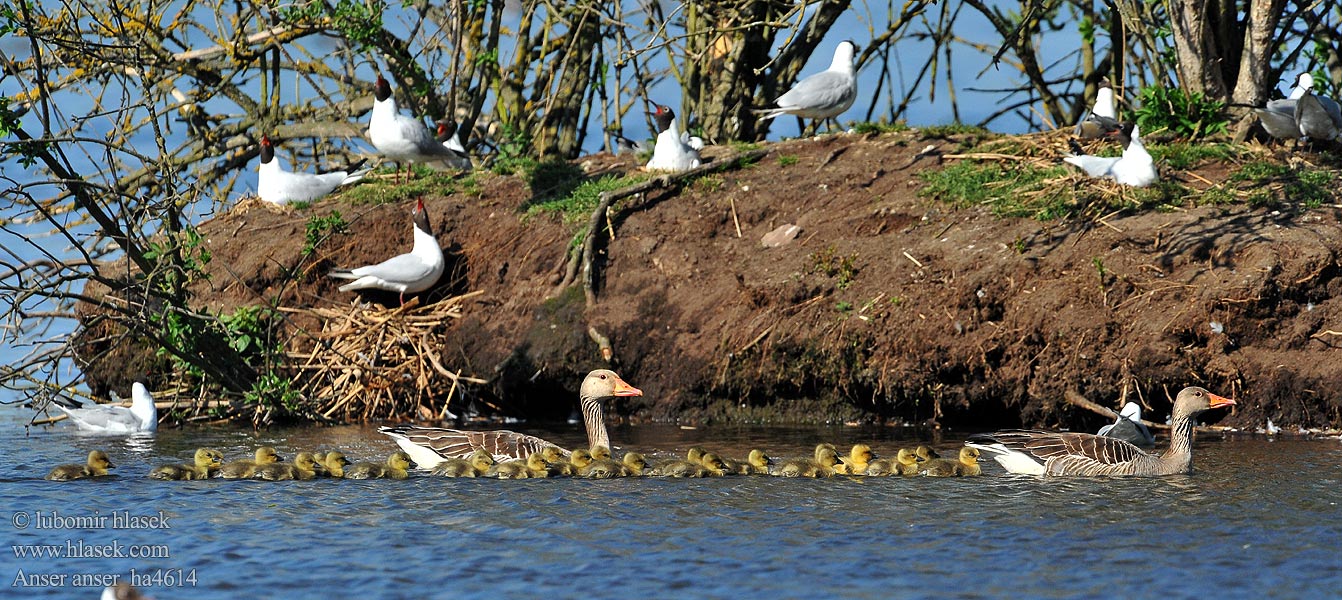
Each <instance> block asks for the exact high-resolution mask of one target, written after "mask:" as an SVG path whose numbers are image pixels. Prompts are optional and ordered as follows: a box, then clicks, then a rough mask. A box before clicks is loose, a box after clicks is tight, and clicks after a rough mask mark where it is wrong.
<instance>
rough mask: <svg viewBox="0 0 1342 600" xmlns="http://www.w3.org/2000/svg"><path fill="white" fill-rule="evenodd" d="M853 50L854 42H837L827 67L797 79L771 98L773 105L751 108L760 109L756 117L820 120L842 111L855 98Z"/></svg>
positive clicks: (762, 118)
mask: <svg viewBox="0 0 1342 600" xmlns="http://www.w3.org/2000/svg"><path fill="white" fill-rule="evenodd" d="M856 53H857V45H856V44H854V43H853V42H850V41H847V40H845V41H842V42H839V45H838V47H836V48H835V49H834V58H833V60H831V61H830V65H829V68H828V69H826V70H824V71H821V72H819V73H815V74H813V75H811V76H809V77H806V78H805V79H802V80H801V81H799V82H797V84H796V85H794V86H792V89H790V90H788V91H787V92H786V93H784V94H783V95H782V96H779V97H778V99H777V100H774V104H775V105H776V106H775V107H774V108H766V109H763V110H757V111H755V112H757V113H760V120H761V121H764V120H768V119H772V118H774V117H777V116H780V115H796V116H798V117H802V118H806V119H822V120H823V119H830V118H834V117H837V116H839V115H841V114H843V112H844V111H846V110H848V108H849V107H851V106H852V105H853V101H854V100H856V99H857V76H856V74H855V73H854V70H853V57H854V55H855V54H856Z"/></svg>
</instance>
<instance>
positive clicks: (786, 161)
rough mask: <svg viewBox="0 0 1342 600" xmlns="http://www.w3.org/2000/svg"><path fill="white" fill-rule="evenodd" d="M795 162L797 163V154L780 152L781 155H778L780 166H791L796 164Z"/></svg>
mask: <svg viewBox="0 0 1342 600" xmlns="http://www.w3.org/2000/svg"><path fill="white" fill-rule="evenodd" d="M795 164H797V157H796V156H794V155H791V154H779V155H778V166H780V167H790V166H792V165H795Z"/></svg>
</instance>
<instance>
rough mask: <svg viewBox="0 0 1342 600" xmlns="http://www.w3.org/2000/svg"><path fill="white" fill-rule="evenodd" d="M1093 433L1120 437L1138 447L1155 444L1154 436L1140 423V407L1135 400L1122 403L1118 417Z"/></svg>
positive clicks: (1147, 446) (1148, 446)
mask: <svg viewBox="0 0 1342 600" xmlns="http://www.w3.org/2000/svg"><path fill="white" fill-rule="evenodd" d="M1095 435H1101V436H1104V437H1111V438H1116V439H1120V440H1123V441H1125V442H1127V443H1129V444H1132V445H1134V446H1137V447H1139V448H1150V447H1152V446H1155V445H1156V438H1155V436H1153V435H1151V430H1150V429H1147V428H1146V424H1144V423H1142V407H1141V405H1139V404H1137V403H1136V402H1129V403H1127V404H1124V405H1123V409H1122V410H1120V411H1119V413H1118V419H1117V420H1116V421H1114V422H1113V423H1110V424H1109V425H1105V426H1104V427H1101V428H1100V430H1099V431H1098V432H1096V433H1095Z"/></svg>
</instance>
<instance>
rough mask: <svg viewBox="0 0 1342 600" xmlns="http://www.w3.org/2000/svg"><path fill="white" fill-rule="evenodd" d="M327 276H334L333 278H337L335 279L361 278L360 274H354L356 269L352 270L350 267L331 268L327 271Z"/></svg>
mask: <svg viewBox="0 0 1342 600" xmlns="http://www.w3.org/2000/svg"><path fill="white" fill-rule="evenodd" d="M326 276H327V277H332V278H335V279H358V278H359V276H358V275H355V274H354V271H352V270H350V269H331V270H330V271H327V272H326Z"/></svg>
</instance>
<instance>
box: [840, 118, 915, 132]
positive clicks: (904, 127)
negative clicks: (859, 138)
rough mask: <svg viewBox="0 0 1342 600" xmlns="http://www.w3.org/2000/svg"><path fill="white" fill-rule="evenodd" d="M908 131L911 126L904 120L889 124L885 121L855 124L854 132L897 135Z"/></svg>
mask: <svg viewBox="0 0 1342 600" xmlns="http://www.w3.org/2000/svg"><path fill="white" fill-rule="evenodd" d="M908 130H909V126H908V124H906V123H905V122H904V121H903V120H900V121H895V122H894V123H887V122H884V121H881V122H877V123H873V122H871V121H864V122H862V123H853V132H854V133H858V134H867V133H878V134H879V133H897V132H901V131H908Z"/></svg>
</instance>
